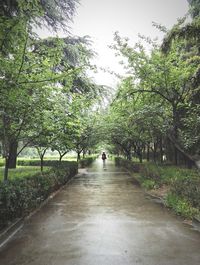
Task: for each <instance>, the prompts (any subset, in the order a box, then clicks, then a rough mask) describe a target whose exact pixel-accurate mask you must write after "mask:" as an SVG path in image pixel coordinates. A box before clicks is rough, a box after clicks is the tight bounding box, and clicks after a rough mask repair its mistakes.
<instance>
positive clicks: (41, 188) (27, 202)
mask: <svg viewBox="0 0 200 265" xmlns="http://www.w3.org/2000/svg"><path fill="white" fill-rule="evenodd" d="M57 165H58V164H57ZM66 165H67V166H66ZM77 171H78V166H77V163H76V162H68V163H65V162H64V163H59V166H56V165H55V166H54V167H53V168H51V169H50V170H49V171H46V172H44V173H37V174H35V175H33V176H28V177H24V178H15V179H12V180H9V181H8V182H1V183H0V220H1V223H0V228H3V227H5V226H6V225H7V224H8V223H9V222H12V221H13V220H15V219H16V218H20V217H23V216H25V215H27V213H29V212H31V211H32V210H33V209H35V208H36V207H37V206H38V205H39V204H40V203H41V202H42V201H44V200H45V199H46V198H47V197H48V196H49V195H50V194H51V193H52V192H53V191H55V190H57V189H58V188H59V187H61V186H62V185H64V184H66V183H67V181H68V180H69V179H70V178H72V177H73V176H74V175H75V174H76V173H77Z"/></svg>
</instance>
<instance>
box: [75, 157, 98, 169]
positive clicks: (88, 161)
mask: <svg viewBox="0 0 200 265" xmlns="http://www.w3.org/2000/svg"><path fill="white" fill-rule="evenodd" d="M95 159H96V156H91V157H86V158H83V159H81V160H80V161H79V165H80V167H81V168H84V167H87V166H89V165H91V164H92V163H93V162H94V160H95Z"/></svg>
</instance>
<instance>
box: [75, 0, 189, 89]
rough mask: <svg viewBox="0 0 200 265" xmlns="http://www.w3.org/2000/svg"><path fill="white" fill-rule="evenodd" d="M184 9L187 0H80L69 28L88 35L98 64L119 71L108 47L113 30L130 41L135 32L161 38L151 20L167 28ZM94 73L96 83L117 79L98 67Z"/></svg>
mask: <svg viewBox="0 0 200 265" xmlns="http://www.w3.org/2000/svg"><path fill="white" fill-rule="evenodd" d="M187 11H188V3H187V1H186V0H80V6H79V7H78V9H77V11H76V14H75V17H74V23H73V24H72V25H71V32H72V33H73V34H75V35H78V36H84V35H89V36H90V37H91V39H92V41H93V49H94V50H95V51H96V52H97V53H98V57H97V58H95V60H94V63H95V64H97V66H99V67H104V68H110V69H111V70H114V71H116V72H118V73H121V66H120V65H119V64H118V61H119V59H118V58H116V57H115V56H114V51H112V50H111V49H109V48H108V45H111V44H112V43H113V36H114V32H115V31H119V33H120V35H121V36H123V37H128V38H129V39H130V41H131V44H133V45H134V43H135V42H136V41H137V40H138V38H137V34H138V33H140V34H142V35H146V36H150V37H151V38H155V37H159V38H161V37H162V35H161V33H160V32H159V31H158V30H157V29H156V28H154V27H153V26H152V21H155V22H157V23H161V24H162V25H164V26H166V27H167V28H170V27H171V26H172V25H173V24H175V23H176V21H177V18H180V17H182V16H184V15H185V14H186V12H187ZM93 76H94V78H95V80H96V82H97V83H99V84H105V85H109V86H115V85H116V82H117V79H116V78H114V76H111V75H110V74H105V73H103V72H101V71H99V73H98V74H96V75H95V74H93Z"/></svg>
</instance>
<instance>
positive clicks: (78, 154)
mask: <svg viewBox="0 0 200 265" xmlns="http://www.w3.org/2000/svg"><path fill="white" fill-rule="evenodd" d="M80 159H81V152H77V161H79V160H80Z"/></svg>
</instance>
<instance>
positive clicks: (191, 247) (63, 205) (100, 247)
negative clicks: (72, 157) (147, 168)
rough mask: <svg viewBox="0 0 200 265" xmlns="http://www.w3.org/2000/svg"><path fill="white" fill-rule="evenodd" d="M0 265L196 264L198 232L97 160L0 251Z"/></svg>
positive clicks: (199, 257)
mask: <svg viewBox="0 0 200 265" xmlns="http://www.w3.org/2000/svg"><path fill="white" fill-rule="evenodd" d="M0 264H1V265H25V264H27V265H28V264H29V265H128V264H131V265H134V264H145V265H199V264H200V233H199V232H196V231H193V230H191V229H190V228H189V227H188V226H187V225H185V224H182V223H181V221H180V220H178V219H177V218H176V217H175V216H174V215H173V214H171V213H169V212H168V210H166V209H164V208H162V207H161V206H160V205H157V204H155V203H153V202H151V201H149V200H148V199H146V198H145V195H144V193H143V192H142V191H141V189H140V188H139V187H137V185H135V184H134V181H133V179H132V177H130V176H129V175H128V174H126V173H125V172H123V171H122V170H119V169H118V168H115V167H114V165H113V164H112V163H111V162H108V163H107V164H106V168H103V166H102V162H101V161H97V162H96V163H95V164H94V165H93V167H92V168H90V169H89V170H88V172H87V173H85V174H82V175H78V176H76V178H75V179H74V180H73V181H72V182H70V183H69V185H67V186H66V187H65V188H64V190H63V191H61V192H60V193H59V194H58V195H57V196H56V197H55V198H54V199H52V200H51V201H50V202H49V203H48V205H46V206H45V207H44V208H43V209H42V210H41V211H39V212H38V213H37V214H36V215H34V216H33V217H32V218H31V219H30V220H29V221H27V223H26V225H25V226H24V228H23V229H22V230H21V231H20V232H19V233H17V234H16V235H15V237H14V238H13V239H12V241H10V242H9V243H8V244H7V245H6V246H5V247H4V248H2V249H1V251H0Z"/></svg>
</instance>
